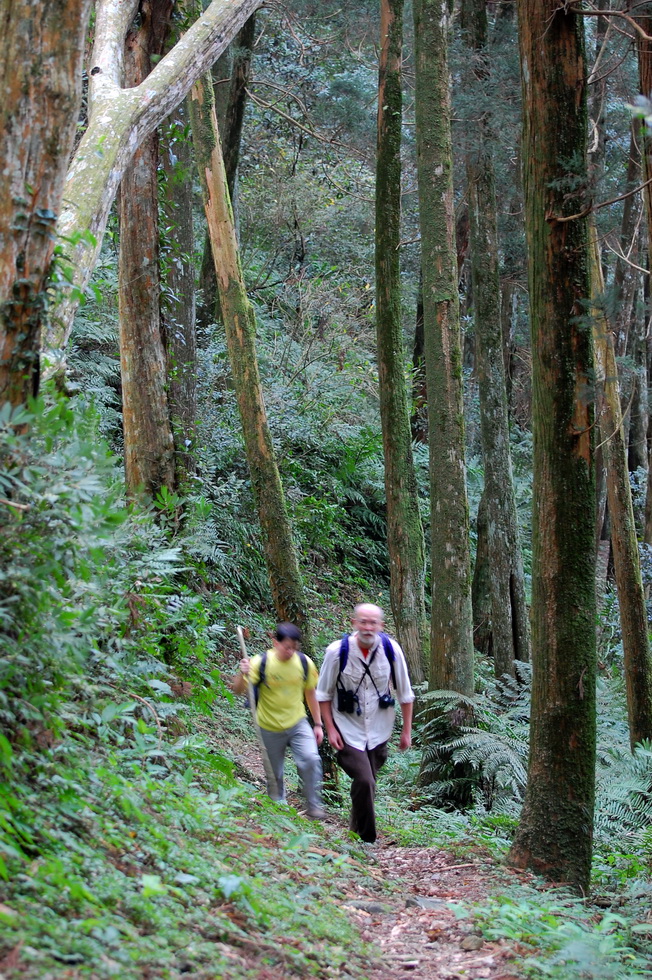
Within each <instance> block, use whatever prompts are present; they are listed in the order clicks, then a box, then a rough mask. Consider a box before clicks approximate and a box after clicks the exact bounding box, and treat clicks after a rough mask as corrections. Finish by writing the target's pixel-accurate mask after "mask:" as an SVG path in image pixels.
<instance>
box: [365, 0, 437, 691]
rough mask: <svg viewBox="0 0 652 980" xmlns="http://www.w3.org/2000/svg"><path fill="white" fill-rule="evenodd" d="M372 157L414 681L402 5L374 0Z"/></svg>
mask: <svg viewBox="0 0 652 980" xmlns="http://www.w3.org/2000/svg"><path fill="white" fill-rule="evenodd" d="M380 27H381V52H380V67H379V77H378V139H377V157H376V243H375V244H376V251H375V257H376V336H377V341H378V379H379V384H380V417H381V422H382V429H383V449H384V456H385V495H386V500H387V546H388V551H389V562H390V595H391V603H392V612H393V615H394V623H395V626H396V633H397V636H398V640H399V642H400V644H401V646H402V647H403V650H404V652H405V655H406V657H407V661H408V664H409V666H410V673H411V675H412V678H413V680H414V681H417V682H420V681H422V680H423V679H424V677H425V670H424V640H425V615H424V544H423V528H422V525H421V517H420V514H419V499H418V495H417V482H416V477H415V473H414V463H413V459H412V439H411V431H410V418H409V413H408V403H407V383H406V377H405V351H404V346H403V336H402V327H401V282H400V277H401V269H400V257H399V254H400V253H399V240H400V225H401V128H402V92H401V59H402V47H403V0H381V19H380Z"/></svg>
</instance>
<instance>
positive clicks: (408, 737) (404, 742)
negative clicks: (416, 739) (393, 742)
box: [398, 732, 412, 752]
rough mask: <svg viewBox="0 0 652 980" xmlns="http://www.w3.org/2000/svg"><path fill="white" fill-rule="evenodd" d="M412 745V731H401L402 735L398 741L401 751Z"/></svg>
mask: <svg viewBox="0 0 652 980" xmlns="http://www.w3.org/2000/svg"><path fill="white" fill-rule="evenodd" d="M411 745H412V734H411V732H401V737H400V739H399V741H398V747H399V751H401V752H405V750H406V749H409V748H410V746H411Z"/></svg>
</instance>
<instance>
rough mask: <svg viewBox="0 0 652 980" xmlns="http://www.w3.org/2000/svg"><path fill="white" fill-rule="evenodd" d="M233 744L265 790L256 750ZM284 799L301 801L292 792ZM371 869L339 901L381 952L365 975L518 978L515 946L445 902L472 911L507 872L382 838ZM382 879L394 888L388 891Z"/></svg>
mask: <svg viewBox="0 0 652 980" xmlns="http://www.w3.org/2000/svg"><path fill="white" fill-rule="evenodd" d="M238 749H239V751H238V752H236V753H235V756H236V759H237V762H238V763H239V765H240V766H241V767H242V769H243V770H244V771H246V772H248V773H249V775H250V777H253V779H254V781H255V782H256V783H258V784H259V785H261V788H262V786H263V785H264V774H263V768H262V764H261V762H260V759H259V757H258V753H257V750H256V747H255V746H251V745H242V744H241V745H239V746H238ZM289 796H290V802H291V803H293V804H298V805H299V806H300V801H299V799H298V798H295V796H294V794H292V793H290V794H289ZM324 828H325V829H326V831H327V832H328V831H330V832H332V833H333V835H341V834H342V833H344V832H345V831H346V825H345V823H344V821H343V820H342V819H341V818H339V817H338V816H336V815H332V814H331V815H330V816H329V817H328V819H327V820H326V822H325V824H324ZM369 874H370V879H371V883H369V878H367V879H366V880H364V881H362V882H361V881H358V882H357V883H355V884H354V883H352V884H351V887H350V890H349V892H348V893H347V895H346V899H345V904H344V908H345V909H346V911H347V912H348V914H349V915H350V916H351V919H352V921H353V922H355V924H356V925H357V926H358V928H359V929H360V934H361V937H362V938H363V939H364V940H365V941H366V942H368V943H370V944H371V945H372V946H373V947H375V949H376V950H377V951H378V953H379V964H378V966H377V967H376V968H372V969H371V970H368V971H366V972H365V980H400V978H402V977H405V978H409V977H415V978H417V977H418V978H419V980H458V978H459V980H520V978H521V976H522V974H520V973H519V971H518V966H517V964H518V960H519V956H518V953H516V952H515V951H514V949H513V948H512V946H511V945H510V944H509V943H508V942H506V941H503V940H501V941H498V942H486V941H484V940H483V939H482V937H481V936H479V935H478V934H477V933H476V931H475V930H474V926H473V923H472V919H471V918H470V917H469V918H460V917H458V916H456V915H455V911H454V910H453V909H452V908H451V907H450V904H451V903H454V904H457V905H459V906H461V907H462V908H463V909H466V910H467V911H470V910H471V907H472V906H474V905H476V904H478V903H482V902H483V901H484V900H486V899H487V897H488V895H489V894H491V893H495V891H496V889H497V887H499V877H498V876H499V874H500V875H509V876H510V877H511V873H509V872H507V871H503V870H501V871H499V870H498V869H496V868H493V867H491V866H487V865H486V864H484V865H483V864H481V863H480V862H479V861H478V862H477V863H476V862H471V861H462V860H457V859H456V858H455V857H453V856H452V855H451V854H449V853H447V852H446V851H441V850H438V849H437V848H426V847H399V846H397V845H396V844H393V843H391V842H388V841H381V842H379V843H377V844H376V845H374V846H373V848H371V849H370V868H369ZM523 877H529V876H522V875H519V878H521V879H522V878H523ZM373 882H377V883H378V887H377V888H375V887H374V885H373ZM385 882H388V883H390V885H391V886H392V887H391V889H390V891H389V892H388V890H387V889H386V888H385V887H384V886H383V883H385ZM269 976H270V977H271V976H274V977H275V975H273V974H269ZM261 980H263V978H262V977H261ZM265 980H266V978H265Z"/></svg>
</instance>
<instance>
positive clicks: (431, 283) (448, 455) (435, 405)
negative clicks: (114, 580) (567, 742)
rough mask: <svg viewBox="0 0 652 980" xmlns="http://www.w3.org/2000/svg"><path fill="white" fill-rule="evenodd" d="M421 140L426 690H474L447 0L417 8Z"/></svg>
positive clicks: (422, 0)
mask: <svg viewBox="0 0 652 980" xmlns="http://www.w3.org/2000/svg"><path fill="white" fill-rule="evenodd" d="M414 21H415V53H416V93H415V94H416V126H417V129H416V132H417V167H418V180H419V211H420V225H421V249H422V269H423V301H424V333H425V360H426V382H427V393H428V435H429V446H430V490H431V525H432V534H431V558H432V569H433V574H432V613H431V632H430V679H429V680H430V687H431V688H432V689H437V688H446V689H449V690H456V691H460V692H461V693H465V694H470V693H471V692H472V691H473V640H472V637H473V622H472V611H471V574H470V556H469V515H468V505H467V497H466V479H465V478H466V468H465V461H464V418H463V403H462V355H461V349H460V324H459V301H458V291H457V256H456V246H455V222H454V212H453V157H452V143H451V130H450V96H449V84H450V79H449V71H448V57H447V45H448V29H449V22H450V11H449V5H448V3H447V0H416V2H415V3H414Z"/></svg>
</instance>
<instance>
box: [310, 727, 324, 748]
mask: <svg viewBox="0 0 652 980" xmlns="http://www.w3.org/2000/svg"><path fill="white" fill-rule="evenodd" d="M312 730H313V732H314V733H315V741H316V742H317V745H321V743H322V742H323V741H324V729H323V728H322V726H321V725H313V729H312Z"/></svg>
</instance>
